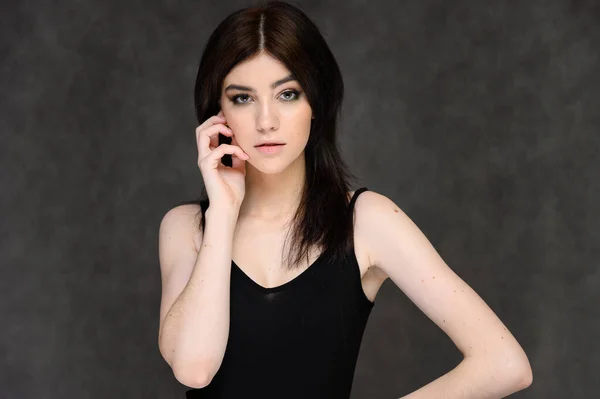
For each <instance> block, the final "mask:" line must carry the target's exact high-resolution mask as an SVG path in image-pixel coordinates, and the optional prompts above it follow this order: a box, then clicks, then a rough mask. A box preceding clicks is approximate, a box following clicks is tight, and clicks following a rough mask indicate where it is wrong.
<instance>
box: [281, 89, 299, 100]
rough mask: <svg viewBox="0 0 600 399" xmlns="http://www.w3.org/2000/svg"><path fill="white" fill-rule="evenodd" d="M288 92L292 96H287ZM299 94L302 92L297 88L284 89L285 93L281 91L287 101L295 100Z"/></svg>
mask: <svg viewBox="0 0 600 399" xmlns="http://www.w3.org/2000/svg"><path fill="white" fill-rule="evenodd" d="M286 94H291V95H292V97H291V98H290V97H287V98H285V95H286ZM298 94H300V93H299V92H298V91H296V90H288V91H284V92H283V93H281V96H282V97H284V98H285V100H286V101H292V100H295V99H296V98H298Z"/></svg>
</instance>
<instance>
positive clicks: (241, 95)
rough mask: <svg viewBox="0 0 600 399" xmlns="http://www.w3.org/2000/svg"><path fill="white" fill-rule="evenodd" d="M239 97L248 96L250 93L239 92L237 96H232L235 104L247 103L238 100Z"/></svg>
mask: <svg viewBox="0 0 600 399" xmlns="http://www.w3.org/2000/svg"><path fill="white" fill-rule="evenodd" d="M239 98H248V95H247V94H238V95H237V96H233V97H232V98H231V101H232V102H233V103H234V104H245V103H246V101H242V102H240V101H238V99H239Z"/></svg>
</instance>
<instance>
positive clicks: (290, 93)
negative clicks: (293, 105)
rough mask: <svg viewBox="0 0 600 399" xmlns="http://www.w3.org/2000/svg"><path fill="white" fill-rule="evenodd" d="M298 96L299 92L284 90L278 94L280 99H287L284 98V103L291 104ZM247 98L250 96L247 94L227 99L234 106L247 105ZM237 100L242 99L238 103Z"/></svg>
mask: <svg viewBox="0 0 600 399" xmlns="http://www.w3.org/2000/svg"><path fill="white" fill-rule="evenodd" d="M300 94H301V92H300V91H298V90H293V89H292V90H286V91H284V92H283V93H281V94H280V97H286V96H287V98H289V97H291V98H289V99H287V100H286V99H285V98H284V100H283V101H284V102H292V101H297V100H298V99H299V98H300ZM247 98H250V96H249V95H248V94H237V95H235V96H232V97H230V98H229V100H230V101H231V102H232V103H233V104H234V105H244V104H248V101H247V100H246V99H247ZM239 99H244V100H243V101H238V100H239Z"/></svg>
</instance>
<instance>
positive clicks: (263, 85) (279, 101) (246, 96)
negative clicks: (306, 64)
mask: <svg viewBox="0 0 600 399" xmlns="http://www.w3.org/2000/svg"><path fill="white" fill-rule="evenodd" d="M220 101H221V109H222V110H223V114H224V115H225V119H226V120H227V124H228V125H229V127H230V128H231V130H233V134H234V137H235V140H236V142H237V145H238V146H240V147H241V148H242V150H244V151H245V152H246V153H247V154H248V155H249V156H250V159H248V160H247V161H246V162H249V163H250V164H251V165H252V166H254V167H255V168H256V169H258V170H260V171H261V172H263V173H278V172H281V171H283V170H285V169H286V168H287V167H288V166H289V165H290V164H292V163H293V162H294V161H296V160H297V159H298V158H299V157H300V156H301V155H303V153H304V148H305V147H306V143H307V142H308V137H309V132H310V125H311V118H312V109H311V107H310V105H309V103H308V100H307V99H306V96H305V94H304V91H303V90H302V87H301V86H300V84H299V83H298V81H297V80H295V78H294V77H291V78H290V71H289V70H288V69H287V68H286V67H285V65H284V64H282V63H281V62H280V61H278V60H276V59H275V58H273V57H271V56H269V55H268V54H264V53H261V54H260V55H258V56H256V57H254V58H252V59H250V60H246V61H244V62H242V63H240V64H238V65H236V66H235V67H234V68H233V69H232V70H231V71H230V72H229V74H228V75H227V76H226V77H225V80H224V81H223V92H222V93H221V99H220ZM263 141H275V142H279V143H284V144H285V145H283V146H279V147H276V148H274V150H275V151H274V152H273V153H266V152H261V151H260V150H259V149H258V148H256V146H257V145H259V144H260V143H261V142H263Z"/></svg>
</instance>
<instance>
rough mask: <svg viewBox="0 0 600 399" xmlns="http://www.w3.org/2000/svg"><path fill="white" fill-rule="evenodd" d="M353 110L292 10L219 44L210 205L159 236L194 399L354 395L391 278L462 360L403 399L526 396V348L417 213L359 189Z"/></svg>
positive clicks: (181, 363)
mask: <svg viewBox="0 0 600 399" xmlns="http://www.w3.org/2000/svg"><path fill="white" fill-rule="evenodd" d="M342 98H343V82H342V77H341V74H340V70H339V68H338V65H337V63H336V61H335V59H334V57H333V55H332V53H331V51H330V49H329V48H328V46H327V44H326V42H325V40H324V39H323V37H322V36H321V34H320V33H319V30H318V28H317V27H316V26H315V25H314V24H313V23H312V22H311V21H310V20H309V18H308V17H307V16H306V15H305V14H304V13H302V12H301V11H300V10H298V9H297V8H296V7H294V6H292V5H289V4H287V3H284V2H270V3H268V4H267V5H265V6H263V7H250V8H247V9H243V10H240V11H238V12H235V13H233V14H232V15H230V16H228V17H227V18H226V19H225V20H224V21H223V22H221V24H220V25H219V26H218V27H217V28H216V30H215V31H214V32H213V34H212V35H211V36H210V38H209V40H208V43H207V45H206V48H205V49H204V54H203V56H202V59H201V62H200V67H199V70H198V75H197V81H196V90H195V103H196V112H197V117H198V121H199V122H200V125H199V126H198V128H197V129H196V143H197V146H198V154H199V156H198V166H199V169H200V172H201V174H202V177H203V180H204V183H205V184H204V185H205V188H204V190H205V195H204V196H203V197H202V198H201V199H200V200H198V201H196V202H194V203H185V204H182V205H179V206H177V207H175V208H173V209H171V210H170V211H169V212H168V213H167V214H166V215H165V216H164V218H163V220H162V222H161V225H160V234H159V235H160V239H159V252H160V253H159V257H160V266H161V275H162V300H161V308H160V327H159V348H160V351H161V354H162V356H163V357H164V359H165V360H166V361H167V363H168V364H169V365H170V366H171V368H172V370H173V373H174V375H175V377H176V378H177V380H178V381H180V382H181V383H182V384H184V385H186V386H188V387H191V388H193V389H190V390H188V391H187V392H186V396H187V397H188V398H236V399H237V398H240V397H248V398H278V399H279V398H348V397H349V396H350V391H351V387H352V379H353V375H354V369H355V365H356V359H357V356H358V352H359V348H360V343H361V339H362V335H363V331H364V328H365V325H366V323H367V320H368V317H369V314H370V312H371V309H372V307H373V305H374V300H375V297H376V295H377V291H378V290H379V288H380V287H381V285H382V283H383V282H384V280H385V279H387V278H390V279H391V280H392V281H393V282H394V283H395V284H396V285H397V286H398V287H399V288H400V289H401V290H402V291H403V292H404V293H406V295H407V296H408V297H409V298H410V299H411V300H412V301H413V302H414V303H415V304H416V305H417V306H418V307H419V308H420V309H421V310H422V311H423V312H425V314H426V315H427V316H428V317H429V318H430V319H431V320H432V321H433V322H434V323H436V324H437V325H438V326H439V327H440V328H441V329H443V331H444V332H445V333H447V334H448V336H449V337H450V338H451V339H452V340H453V341H454V343H455V344H456V345H457V347H458V348H459V349H460V350H461V351H462V353H463V354H464V360H463V361H462V362H461V363H460V365H458V366H457V367H456V368H455V369H453V370H451V371H449V372H448V373H447V374H445V375H444V376H442V377H440V378H439V379H437V380H435V381H433V382H432V383H430V384H428V385H426V386H425V387H423V388H421V389H419V390H418V391H415V392H413V393H412V394H410V395H408V396H406V398H414V399H416V398H442V397H443V398H448V399H450V398H478V399H480V398H500V397H504V396H506V395H509V394H510V393H512V392H515V391H518V390H520V389H523V388H525V387H527V386H528V385H529V384H530V383H531V380H532V374H531V369H530V366H529V362H528V359H527V357H526V355H525V353H524V352H523V350H522V349H521V347H520V345H519V344H518V343H517V341H516V340H515V338H514V337H513V336H512V335H511V334H510V332H509V331H508V330H507V329H506V327H505V326H504V325H503V324H502V322H501V321H500V320H499V319H498V318H497V317H496V315H495V314H494V313H493V311H492V310H490V308H489V307H488V306H487V305H486V304H485V303H484V301H483V300H482V299H481V298H480V297H479V296H478V295H477V294H476V293H475V292H474V291H473V290H472V289H471V288H470V287H469V286H468V285H467V284H466V283H465V282H463V281H462V280H461V279H460V278H459V277H458V276H457V275H456V274H455V273H454V272H453V271H452V270H451V269H450V268H449V267H448V266H447V265H446V264H445V263H444V261H443V260H442V259H441V258H440V256H439V255H438V254H437V252H436V251H435V250H434V248H433V246H432V245H431V244H430V242H429V241H428V240H427V239H426V237H425V236H424V235H423V233H422V232H421V231H420V230H419V229H418V228H417V226H415V224H413V222H412V221H411V220H410V219H409V218H408V216H407V215H406V214H405V213H404V212H402V210H401V209H400V208H399V207H398V206H397V205H396V204H395V203H394V202H393V201H391V200H390V199H389V198H387V197H385V196H384V195H382V194H379V193H376V192H374V191H369V190H367V189H366V188H365V187H363V188H361V189H359V190H356V191H350V190H349V182H348V180H349V179H350V178H353V176H352V175H351V173H349V172H348V169H347V167H346V165H345V164H344V161H343V160H342V157H341V156H340V152H339V150H338V148H337V143H336V126H337V118H338V115H339V113H340V107H341V104H342ZM225 142H227V143H225Z"/></svg>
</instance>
